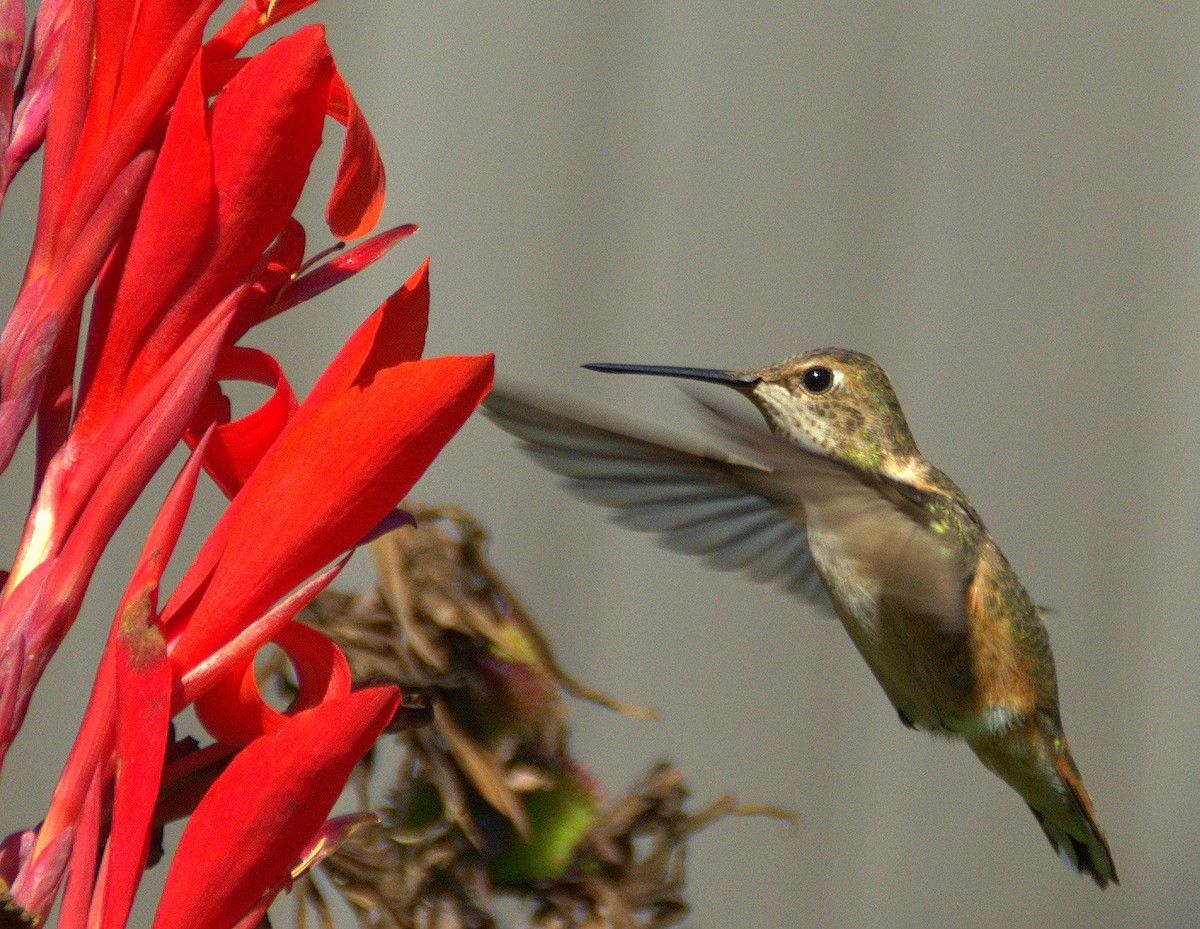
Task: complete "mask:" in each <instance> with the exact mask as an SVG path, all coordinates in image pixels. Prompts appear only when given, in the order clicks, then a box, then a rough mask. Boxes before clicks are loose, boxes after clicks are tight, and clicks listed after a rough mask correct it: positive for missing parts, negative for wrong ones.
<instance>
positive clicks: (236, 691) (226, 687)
mask: <svg viewBox="0 0 1200 929" xmlns="http://www.w3.org/2000/svg"><path fill="white" fill-rule="evenodd" d="M271 641H272V642H274V643H275V644H276V645H278V646H279V648H281V649H282V650H283V651H284V653H285V654H286V655H287V656H288V660H289V661H291V663H292V667H293V668H294V669H295V672H296V679H297V681H298V683H299V687H300V692H299V694H298V696H297V697H296V702H295V705H294V706H293V707H289V709H288V715H284V714H283V713H280V712H279V711H278V710H276V709H275V708H274V707H272V706H271V705H270V704H269V703H267V701H266V700H264V699H263V696H262V692H261V691H260V690H259V689H258V680H257V677H256V675H255V671H254V653H253V652H250V653H249V654H247V655H245V657H244V658H243V660H242V662H241V668H240V670H239V669H237V668H235V669H234V670H233V671H231V672H230V673H229V674H227V675H225V677H223V678H221V680H220V681H218V682H217V684H216V685H215V686H214V687H212V688H211V689H210V690H209V691H208V692H207V693H205V694H204V695H203V696H202V697H201V698H200V699H199V700H197V701H196V715H197V716H198V717H199V718H200V722H201V723H202V724H203V725H204V728H205V729H207V730H208V731H209V732H210V733H212V735H213V737H214V738H216V739H217V740H218V741H221V742H224V743H226V744H227V745H247V744H249V743H250V742H252V741H254V740H255V739H257V738H259V737H260V736H262V735H266V734H267V733H269V732H274V731H275V730H276V729H278V728H280V727H281V726H282V725H284V723H286V722H287V719H288V716H291V715H294V714H295V713H297V712H299V711H301V710H308V709H312V708H313V707H315V706H318V705H320V704H321V703H324V702H325V701H327V700H335V699H339V698H341V697H344V696H345V695H346V694H348V693H349V692H350V666H349V665H348V664H347V663H346V656H345V655H343V654H342V650H341V649H340V648H338V647H337V646H336V645H334V644H333V642H332V641H330V639H329V637H328V636H326V635H324V634H323V633H321V632H320V631H318V630H316V629H313V628H312V627H311V626H305V625H302V624H301V623H296V622H293V623H289V624H288V625H287V626H284V627H283V629H281V630H280V631H279V632H278V633H277V634H276V635H275V637H274V638H273V639H272V640H271Z"/></svg>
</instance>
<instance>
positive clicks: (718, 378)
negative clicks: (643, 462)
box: [584, 364, 762, 390]
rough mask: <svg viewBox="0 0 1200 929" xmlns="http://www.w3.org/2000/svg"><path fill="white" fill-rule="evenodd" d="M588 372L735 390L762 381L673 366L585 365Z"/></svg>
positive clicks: (740, 375) (733, 372)
mask: <svg viewBox="0 0 1200 929" xmlns="http://www.w3.org/2000/svg"><path fill="white" fill-rule="evenodd" d="M584 367H585V368H587V369H588V370H589V371H603V372H605V373H606V374H653V375H655V376H657V377H682V378H687V379H688V380H690V381H705V382H707V383H709V384H724V385H725V386H726V387H732V388H734V389H735V390H746V389H748V388H750V387H753V386H754V385H755V384H757V383H758V382H759V381H761V380H762V378H761V377H759V376H758V375H757V374H739V373H737V372H735V371H720V370H718V369H716V368H677V367H675V366H673V365H629V364H587V365H584Z"/></svg>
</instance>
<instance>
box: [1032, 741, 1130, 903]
mask: <svg viewBox="0 0 1200 929" xmlns="http://www.w3.org/2000/svg"><path fill="white" fill-rule="evenodd" d="M1048 748H1051V749H1054V748H1057V749H1058V750H1057V751H1053V750H1052V752H1051V758H1052V759H1053V763H1054V770H1055V772H1056V773H1057V774H1058V777H1059V781H1060V784H1061V788H1063V789H1064V792H1063V795H1062V799H1063V800H1065V801H1066V804H1065V806H1066V810H1065V811H1063V809H1062V807H1063V804H1062V802H1061V800H1060V802H1059V803H1056V804H1054V807H1055V808H1054V809H1053V810H1046V811H1042V810H1039V809H1037V808H1036V807H1035V806H1034V805H1033V804H1032V803H1031V804H1030V805H1029V809H1030V810H1032V811H1033V815H1034V817H1035V818H1036V819H1037V821H1038V824H1039V825H1040V826H1041V827H1042V830H1043V831H1044V832H1045V833H1046V838H1048V839H1049V840H1050V844H1051V846H1053V847H1054V850H1055V851H1056V852H1058V855H1059V857H1060V858H1062V860H1063V861H1065V862H1066V863H1067V865H1068V866H1069V867H1070V868H1072V869H1073V870H1074V871H1075V872H1076V873H1078V874H1086V875H1087V876H1088V877H1090V878H1091V879H1092V880H1094V881H1095V882H1096V883H1097V885H1099V886H1100V887H1101V888H1104V887H1107V886H1108V885H1109V883H1110V882H1111V883H1113V884H1119V883H1120V881H1119V880H1118V879H1117V868H1116V865H1114V864H1113V859H1112V852H1111V851H1110V850H1109V847H1108V839H1107V838H1106V837H1105V835H1104V830H1103V829H1101V828H1100V823H1099V822H1097V820H1096V810H1095V807H1093V805H1092V798H1091V795H1090V794H1088V792H1087V788H1086V787H1084V786H1083V778H1082V777H1081V776H1080V774H1079V769H1078V768H1076V767H1075V762H1074V760H1072V758H1071V753H1070V750H1069V749H1068V748H1067V743H1066V740H1065V739H1064V738H1062V737H1061V736H1060V737H1059V738H1058V739H1055V740H1053V742H1052V743H1051V745H1050V746H1048ZM1055 786H1059V785H1055ZM1064 812H1065V815H1064ZM1054 813H1057V814H1058V815H1057V816H1053V814H1054ZM1052 816H1053V818H1052ZM1064 820H1065V821H1064Z"/></svg>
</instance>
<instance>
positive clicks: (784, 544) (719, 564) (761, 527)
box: [483, 390, 833, 615]
mask: <svg viewBox="0 0 1200 929" xmlns="http://www.w3.org/2000/svg"><path fill="white" fill-rule="evenodd" d="M483 409H484V413H485V414H486V415H487V416H488V417H489V418H490V419H491V420H492V421H493V422H495V423H496V424H497V425H499V426H500V427H501V428H502V429H504V430H505V431H506V432H509V433H511V434H512V435H514V436H516V437H517V438H518V439H520V440H521V447H522V448H523V450H524V451H526V452H527V453H528V454H529V455H531V456H532V457H533V458H534V459H536V460H537V461H538V462H540V463H541V464H542V465H544V466H545V467H547V468H548V469H550V470H551V471H553V472H555V473H556V474H559V475H561V476H562V477H564V478H566V482H565V483H566V486H567V489H568V490H570V491H571V492H572V493H574V494H576V495H577V496H579V497H582V498H583V499H584V500H588V501H590V502H592V503H599V504H601V505H603V506H607V507H610V508H612V510H613V511H614V512H613V519H614V521H616V522H617V523H619V524H621V525H623V526H628V527H630V528H632V529H638V530H642V531H645V532H653V533H655V534H656V535H657V536H658V538H659V541H660V542H661V543H662V544H663V545H665V546H666V547H667V548H670V549H673V550H675V551H679V552H684V553H686V554H690V555H701V556H703V557H704V558H705V561H706V562H707V563H708V564H709V565H711V566H712V567H715V568H720V569H722V570H728V571H732V570H742V571H745V572H746V574H748V575H749V576H750V577H751V578H752V579H754V580H756V581H774V582H777V583H779V584H781V585H782V586H783V587H784V588H785V589H786V590H787V591H788V592H789V593H792V594H794V595H797V596H799V597H801V598H803V599H805V600H807V601H809V602H811V603H814V604H818V605H820V606H822V607H823V608H824V609H826V610H828V611H829V612H830V614H831V615H832V614H833V607H832V604H831V603H830V602H829V597H828V595H827V594H826V593H825V590H824V588H823V587H822V585H821V581H820V578H819V577H818V576H817V572H816V567H815V565H814V563H813V557H812V552H811V551H810V549H809V546H808V536H807V533H806V531H805V527H804V517H803V505H802V504H801V503H800V501H799V498H798V497H796V495H795V494H794V489H793V488H792V487H791V486H790V485H789V483H788V482H785V481H779V480H777V479H774V478H773V475H772V474H771V472H770V470H768V468H767V467H766V466H764V465H762V464H758V463H755V462H754V461H752V460H748V459H741V458H738V457H736V456H733V455H727V454H723V453H721V452H715V451H707V450H689V449H686V448H682V447H678V446H676V445H671V444H666V443H663V442H659V441H656V440H653V439H650V438H643V437H640V436H637V435H634V434H631V433H630V432H628V431H625V430H624V429H621V428H609V427H605V426H600V425H597V424H595V423H593V422H589V421H587V420H585V419H580V418H578V417H576V416H574V415H570V414H567V413H565V412H554V411H551V410H547V409H544V408H543V407H542V406H539V405H537V404H534V403H531V402H529V401H526V400H524V399H522V398H520V397H517V396H515V395H514V394H512V393H508V392H505V391H502V390H501V391H497V390H493V391H492V393H491V394H490V395H489V396H488V398H487V399H486V400H485V401H484V404H483Z"/></svg>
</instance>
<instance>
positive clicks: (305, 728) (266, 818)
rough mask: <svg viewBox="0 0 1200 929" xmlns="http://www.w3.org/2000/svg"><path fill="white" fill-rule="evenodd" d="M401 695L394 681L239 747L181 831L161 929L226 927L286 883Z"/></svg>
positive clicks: (308, 713) (159, 922)
mask: <svg viewBox="0 0 1200 929" xmlns="http://www.w3.org/2000/svg"><path fill="white" fill-rule="evenodd" d="M399 702H400V693H399V691H398V690H396V688H394V687H378V688H371V689H368V690H360V691H358V692H356V693H352V694H348V695H346V696H345V697H343V698H342V699H340V700H335V701H330V702H328V703H324V704H322V705H321V706H319V707H317V708H316V709H312V710H308V711H306V712H303V713H298V714H296V715H295V716H293V717H291V718H290V719H288V720H287V722H286V723H285V724H284V725H283V726H281V727H280V728H279V729H277V730H276V731H275V732H273V733H271V734H270V735H267V736H263V737H262V738H261V739H257V740H256V741H254V742H251V743H250V744H249V745H247V746H246V747H245V748H244V749H242V751H240V752H239V753H238V754H237V756H236V757H234V759H233V760H232V761H231V762H230V763H229V767H228V768H226V769H225V771H224V773H223V774H222V775H221V776H220V777H219V778H218V779H217V781H216V782H215V783H214V784H213V786H212V788H211V789H210V790H209V791H208V793H207V794H206V795H205V797H204V799H203V800H202V801H200V804H199V805H198V806H197V807H196V812H195V813H194V814H192V818H191V821H190V822H189V823H188V825H187V828H186V829H185V830H184V833H183V837H182V838H181V839H180V842H179V848H178V850H177V851H176V853H175V859H174V861H172V863H171V871H170V873H169V874H168V875H167V882H166V886H165V887H164V888H163V893H162V898H161V901H160V903H159V908H158V914H157V916H156V918H155V921H154V929H192V927H195V926H204V927H206V929H225V927H229V926H232V925H233V924H235V923H236V922H237V921H238V920H239V919H240V918H241V917H242V916H243V915H244V914H245V913H246V911H247V910H249V909H250V908H251V907H253V906H254V905H255V904H256V903H257V902H258V901H259V900H260V898H261V897H262V895H263V894H264V893H265V892H267V891H268V890H269V889H270V888H272V887H274V886H275V885H276V884H278V883H279V882H281V881H283V880H285V879H286V878H287V876H288V874H289V872H290V870H291V868H292V866H293V864H295V862H296V860H297V859H298V858H299V857H300V855H301V853H302V852H303V851H304V850H305V848H307V847H308V846H309V844H310V843H311V842H312V840H313V838H314V837H315V836H316V835H317V833H318V832H319V830H320V829H321V826H322V824H323V823H324V822H325V819H326V817H327V816H328V815H329V811H330V809H331V808H332V807H333V804H334V801H335V800H337V798H338V795H339V794H340V793H341V791H342V788H343V786H344V785H345V783H346V780H347V778H348V777H349V776H350V772H351V771H352V770H353V768H354V765H355V764H356V763H357V762H358V759H359V758H361V757H362V756H363V754H364V753H365V752H366V751H367V749H368V748H370V747H371V745H373V744H374V742H375V739H376V738H378V737H379V734H380V733H381V732H382V731H383V728H384V727H385V726H386V725H387V724H388V722H389V721H390V720H391V718H392V714H393V713H395V711H396V707H397V706H398V705H399Z"/></svg>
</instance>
